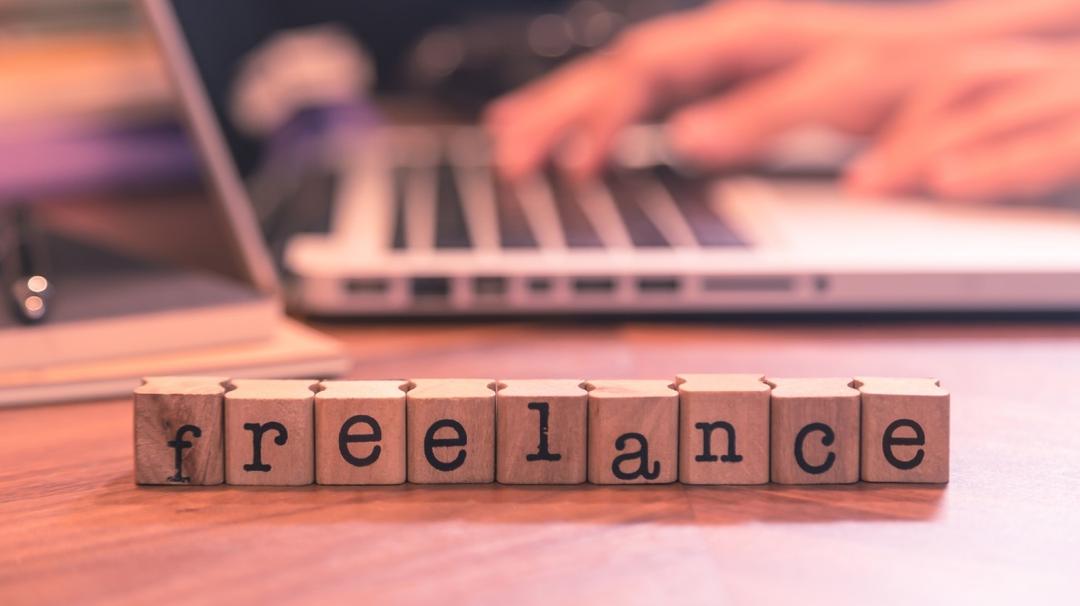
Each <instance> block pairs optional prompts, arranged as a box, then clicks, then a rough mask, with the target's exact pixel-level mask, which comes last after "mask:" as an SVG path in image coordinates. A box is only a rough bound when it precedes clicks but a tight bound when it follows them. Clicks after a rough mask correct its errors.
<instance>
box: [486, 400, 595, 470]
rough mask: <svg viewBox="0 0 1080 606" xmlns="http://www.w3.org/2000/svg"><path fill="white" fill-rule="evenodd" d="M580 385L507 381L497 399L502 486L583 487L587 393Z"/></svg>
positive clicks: (499, 461) (497, 457)
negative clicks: (545, 485)
mask: <svg viewBox="0 0 1080 606" xmlns="http://www.w3.org/2000/svg"><path fill="white" fill-rule="evenodd" d="M581 385H582V382H581V381H580V380H571V379H561V380H521V379H518V380H512V381H510V380H508V381H505V382H501V383H500V384H499V391H498V393H497V395H496V396H495V406H496V415H495V416H496V419H497V423H498V426H497V431H496V432H495V435H496V442H497V447H496V455H497V456H496V461H495V466H496V469H497V477H498V480H499V482H501V483H503V484H581V483H582V482H584V481H585V463H586V456H587V452H586V447H587V445H586V441H585V430H586V427H587V424H588V413H587V410H586V403H587V401H588V393H587V392H586V391H585V389H584V388H583V387H582V386H581Z"/></svg>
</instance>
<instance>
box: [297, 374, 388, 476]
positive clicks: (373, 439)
mask: <svg viewBox="0 0 1080 606" xmlns="http://www.w3.org/2000/svg"><path fill="white" fill-rule="evenodd" d="M407 386H408V383H407V382H405V381H323V382H322V383H320V384H319V391H318V392H317V393H316V394H315V481H316V482H318V483H319V484H401V483H403V482H405V390H406V388H407Z"/></svg>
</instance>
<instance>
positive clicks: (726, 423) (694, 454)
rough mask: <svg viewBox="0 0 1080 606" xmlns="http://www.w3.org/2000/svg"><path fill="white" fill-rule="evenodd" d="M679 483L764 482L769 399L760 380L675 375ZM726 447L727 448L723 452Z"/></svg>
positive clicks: (743, 376) (766, 478)
mask: <svg viewBox="0 0 1080 606" xmlns="http://www.w3.org/2000/svg"><path fill="white" fill-rule="evenodd" d="M675 383H676V385H677V386H678V388H679V481H680V482H683V483H685V484H765V483H767V482H768V481H769V402H770V400H769V395H770V391H771V389H772V388H771V387H770V386H769V385H768V384H767V383H765V381H764V376H763V375H756V374H681V375H678V376H676V377H675ZM729 446H730V448H729Z"/></svg>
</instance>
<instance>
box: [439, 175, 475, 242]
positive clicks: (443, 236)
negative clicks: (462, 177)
mask: <svg viewBox="0 0 1080 606" xmlns="http://www.w3.org/2000/svg"><path fill="white" fill-rule="evenodd" d="M435 171H436V180H437V181H436V192H437V193H436V200H435V208H436V211H435V213H436V214H435V217H436V227H435V247H436V248H470V247H471V246H472V238H471V237H470V236H469V226H468V223H467V222H466V220H465V211H464V209H463V208H462V204H461V192H459V191H458V188H457V181H456V179H455V178H454V169H453V167H452V166H450V164H448V163H446V162H440V163H439V165H438V166H437V167H436V169H435Z"/></svg>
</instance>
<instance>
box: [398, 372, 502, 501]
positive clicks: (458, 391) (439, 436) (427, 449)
mask: <svg viewBox="0 0 1080 606" xmlns="http://www.w3.org/2000/svg"><path fill="white" fill-rule="evenodd" d="M411 383H412V388H411V389H409V391H408V392H407V393H406V396H405V406H406V419H407V421H406V423H407V425H408V428H407V434H408V437H407V440H408V448H409V452H408V460H409V470H408V475H409V481H410V482H413V483H416V484H481V483H485V482H493V481H494V480H495V381H494V380H493V379H413V380H412V381H411Z"/></svg>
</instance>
